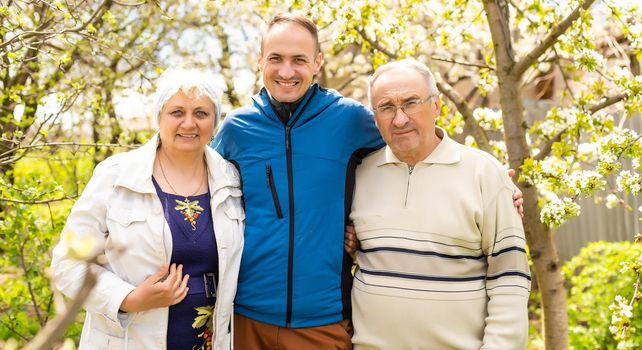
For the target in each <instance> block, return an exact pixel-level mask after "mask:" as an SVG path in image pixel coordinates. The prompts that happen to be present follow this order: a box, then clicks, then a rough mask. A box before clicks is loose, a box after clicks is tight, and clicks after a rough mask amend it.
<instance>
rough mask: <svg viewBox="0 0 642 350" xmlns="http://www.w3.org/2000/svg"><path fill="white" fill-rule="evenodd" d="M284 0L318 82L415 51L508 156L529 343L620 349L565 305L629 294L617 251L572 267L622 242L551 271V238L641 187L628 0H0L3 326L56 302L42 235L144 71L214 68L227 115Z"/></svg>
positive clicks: (476, 127)
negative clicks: (518, 197)
mask: <svg viewBox="0 0 642 350" xmlns="http://www.w3.org/2000/svg"><path fill="white" fill-rule="evenodd" d="M282 11H298V12H301V13H303V14H305V15H307V16H309V17H311V18H312V19H314V20H315V21H316V22H317V24H318V26H319V28H320V37H321V40H322V48H323V51H324V52H325V54H326V56H325V64H324V65H323V68H322V70H321V72H320V73H319V75H318V76H317V81H318V82H319V83H320V84H321V85H323V86H327V87H330V88H335V89H337V90H339V91H340V92H342V93H343V94H344V95H346V96H351V97H353V98H356V99H358V100H361V101H364V102H365V89H364V87H365V81H366V79H367V76H368V75H369V74H371V73H372V72H373V70H374V69H375V68H376V67H377V66H379V65H380V64H382V63H385V62H387V61H389V60H392V59H397V58H402V57H406V56H413V57H416V58H418V59H420V60H422V61H424V62H426V63H427V64H428V65H429V66H430V67H431V69H433V70H434V71H435V72H436V73H438V74H437V78H438V87H439V90H440V92H441V93H442V97H443V98H444V100H445V102H446V103H445V104H444V108H443V111H442V116H441V117H440V120H439V121H438V122H439V124H440V125H442V126H444V127H445V128H446V129H447V130H448V132H449V133H450V134H451V135H453V137H454V138H455V139H457V140H459V141H461V142H463V143H466V144H469V145H473V146H476V147H479V148H481V149H483V150H486V151H488V152H491V153H493V154H495V155H496V156H497V157H498V158H499V159H500V160H501V161H503V162H505V163H506V164H507V165H509V166H510V167H513V168H515V169H517V170H518V172H519V175H520V177H519V178H520V183H519V186H520V188H521V189H522V191H523V192H524V193H525V195H526V203H525V207H526V210H527V211H526V217H525V219H524V223H525V229H526V233H527V239H528V243H529V248H530V252H531V258H532V262H533V265H532V266H533V272H534V276H536V277H537V278H536V279H535V280H534V281H535V283H534V286H535V287H536V290H535V292H534V293H533V298H532V299H533V302H532V308H531V309H532V310H531V311H532V312H531V314H532V317H533V320H532V321H533V322H532V325H533V327H532V330H533V332H532V334H531V336H532V341H531V347H533V348H543V347H546V348H550V349H556V350H557V349H565V348H568V347H569V346H570V347H573V348H582V346H584V345H587V346H588V344H593V343H592V342H596V344H611V345H604V346H607V347H608V346H612V345H613V344H617V343H618V342H620V346H621V347H632V346H631V342H629V339H620V340H614V339H613V338H611V339H610V340H607V339H608V336H609V332H607V331H605V330H604V328H602V323H599V327H598V323H595V327H586V325H587V324H593V323H592V322H597V321H596V320H594V318H601V319H603V320H607V321H609V325H610V323H611V322H610V321H611V320H610V317H609V316H608V312H607V311H604V313H599V315H598V314H594V315H595V317H594V318H591V319H584V318H580V317H579V316H578V314H577V313H576V310H577V308H578V307H579V305H581V302H582V301H581V300H577V298H579V295H584V294H585V297H586V300H590V299H589V298H590V297H593V298H596V299H594V300H596V301H595V302H596V303H597V302H598V301H599V303H600V304H599V305H600V307H601V308H595V309H594V310H598V309H599V310H606V309H604V308H602V307H606V308H608V306H609V305H611V303H612V302H613V301H612V298H615V296H614V295H613V294H622V295H624V296H626V297H627V298H628V299H629V300H630V299H631V297H632V294H633V290H634V286H633V284H632V283H633V282H632V281H634V280H635V277H634V276H635V275H636V273H637V270H635V269H633V268H630V267H631V266H633V265H632V264H629V265H627V266H629V268H628V269H626V270H625V272H622V273H621V274H619V275H617V274H616V275H613V276H614V277H613V278H616V277H619V278H618V279H617V282H618V283H613V284H608V286H607V285H606V284H604V283H602V284H600V283H595V284H593V285H591V286H588V285H584V284H583V283H588V282H586V281H590V280H591V278H590V277H591V275H582V273H583V272H584V271H590V270H591V269H590V267H592V266H594V265H597V264H602V263H604V264H605V265H606V266H608V268H607V271H608V272H609V273H614V272H615V271H617V270H618V269H619V267H618V266H617V263H618V262H619V261H616V260H608V261H607V262H601V260H600V262H599V263H598V262H597V260H594V259H593V258H591V257H592V256H593V255H600V254H603V255H605V256H611V255H609V254H607V252H610V251H611V250H614V249H620V250H622V251H625V252H626V253H623V254H620V255H618V256H622V257H626V258H622V261H624V260H628V261H629V262H631V261H636V259H637V256H639V254H637V253H634V252H637V251H636V250H634V249H633V248H631V247H629V246H615V247H614V248H608V245H607V244H604V246H603V247H602V248H600V249H603V250H600V249H597V248H594V249H592V250H588V252H587V253H585V254H588V255H586V256H584V258H580V259H582V263H580V262H577V261H576V260H574V262H571V263H569V264H571V265H569V266H579V265H583V266H584V265H586V266H585V267H584V268H582V269H579V268H575V267H573V268H571V267H568V269H566V270H565V271H566V272H565V274H564V275H563V274H562V269H561V266H562V262H561V261H560V260H559V258H558V256H557V252H556V246H555V244H554V241H553V239H552V237H553V235H554V233H555V228H556V227H559V226H560V225H563V224H564V222H565V221H566V220H567V219H569V218H571V217H574V216H577V215H580V213H581V208H580V206H579V204H578V202H579V199H580V198H584V197H590V198H595V199H596V200H598V201H601V203H604V204H606V205H608V206H610V207H617V208H619V209H620V210H635V209H636V208H627V205H626V202H625V201H624V198H625V194H627V193H628V194H631V195H636V196H637V195H640V194H642V175H641V174H640V170H641V169H642V165H641V164H640V163H641V162H640V158H641V157H642V142H641V141H640V135H639V130H631V129H627V128H626V127H624V126H625V124H626V121H627V120H629V119H631V118H640V110H641V108H642V77H641V76H640V59H641V58H642V23H641V19H642V9H641V6H640V4H639V1H636V0H619V1H606V0H603V1H596V0H492V1H491V0H480V1H463V0H425V1H417V0H398V1H370V0H358V1H341V0H333V1H315V0H309V1H304V0H287V1H286V0H281V1H261V0H254V1H249V0H248V1H193V0H172V1H169V0H168V1H155V0H154V1H144V0H141V1H136V0H118V1H116V0H103V1H96V2H94V1H83V0H66V1H42V0H33V1H29V0H21V1H12V0H0V37H1V38H2V39H1V42H0V86H1V89H0V131H1V135H0V173H2V177H1V178H0V260H1V261H2V265H0V285H1V289H0V339H8V338H14V339H16V340H17V344H24V343H26V342H27V341H28V340H30V339H32V338H33V336H34V335H35V334H36V333H37V332H38V331H39V330H40V329H41V328H42V326H43V325H44V324H45V323H46V322H47V321H48V320H49V319H50V318H51V317H52V315H53V314H54V312H55V309H56V307H55V306H56V305H62V304H61V303H62V300H61V297H60V296H59V295H54V294H53V293H52V291H51V289H50V287H49V282H48V277H47V266H48V264H49V261H50V255H49V251H50V249H51V246H52V244H54V242H55V241H56V240H57V237H58V235H59V232H60V229H61V227H62V225H63V224H64V220H65V217H66V214H67V213H68V211H69V209H70V207H71V205H72V204H73V199H74V198H76V197H77V196H78V194H79V193H80V192H81V191H82V188H83V187H84V184H85V183H86V182H87V180H88V178H89V176H90V174H91V171H92V169H93V167H94V166H95V164H96V163H97V162H99V161H101V160H102V159H104V158H105V157H107V156H109V155H111V154H112V153H114V152H119V151H123V150H126V149H127V147H130V146H136V145H137V144H140V143H142V142H144V141H145V140H146V139H147V138H148V137H149V136H150V134H151V133H152V132H153V129H154V127H155V126H154V122H153V121H152V122H150V121H149V120H150V118H148V114H149V111H148V108H146V107H145V105H144V102H145V101H147V99H146V97H145V96H147V95H149V93H150V92H151V90H152V89H153V86H154V81H155V79H156V78H157V77H158V76H159V74H160V73H161V72H162V71H163V70H164V69H165V68H167V67H168V66H171V65H175V64H178V63H180V62H186V61H187V62H190V63H191V64H193V65H196V66H199V67H202V68H205V69H207V70H208V71H209V73H211V74H212V76H213V79H217V82H218V83H219V85H220V88H221V90H222V91H223V94H224V97H225V107H224V112H226V111H229V110H230V109H232V108H235V107H238V106H240V105H243V104H245V103H248V102H249V97H250V95H251V94H252V93H254V92H255V91H257V89H258V88H260V86H261V85H262V84H261V81H260V79H259V78H258V76H259V75H258V74H257V73H258V72H257V65H256V57H257V54H258V47H259V44H258V43H259V38H260V28H261V27H262V26H263V25H264V24H265V21H266V20H267V19H269V18H270V17H271V16H273V15H274V14H276V13H279V12H282ZM141 101H142V103H141ZM151 119H152V120H153V118H151ZM634 233H635V232H631V236H633V234H634ZM578 234H581V233H578ZM636 254H637V256H636ZM573 264H575V265H573ZM569 271H570V272H569ZM576 272H577V273H579V275H578V276H575V273H576ZM627 274H628V275H627ZM629 275H630V276H633V277H631V278H632V279H629V277H627V276H629ZM580 276H583V277H580ZM564 278H566V280H565V279H564ZM567 286H569V287H570V289H569V291H568V293H567V290H566V287H567ZM614 286H617V288H615V287H614ZM611 287H613V288H611ZM607 289H608V293H607ZM578 290H582V293H579V294H578V292H577V291H578ZM609 298H611V300H609ZM633 299H634V300H635V298H633ZM567 305H569V307H568V310H567ZM636 307H637V306H636ZM633 311H634V312H633V315H634V316H633V317H638V319H636V320H639V315H640V314H639V312H637V311H638V309H637V308H634V309H633ZM567 315H568V318H567ZM591 315H593V314H591ZM636 322H637V321H636ZM634 324H636V325H637V323H634ZM607 328H608V327H607ZM78 330H79V325H78V324H75V325H74V326H72V327H71V328H70V329H69V330H68V331H67V334H66V336H67V337H71V338H72V339H75V338H76V337H77V336H78ZM544 330H546V332H543V331H544ZM542 333H545V336H542ZM569 333H570V334H571V335H570V336H569ZM616 333H617V332H616ZM595 334H601V335H600V336H599V337H601V338H600V340H589V339H593V338H594V337H598V336H596V335H595ZM599 337H598V338H599ZM633 339H636V338H635V337H633ZM632 341H633V342H635V341H636V340H632ZM614 342H615V343H614ZM599 346H603V345H599Z"/></svg>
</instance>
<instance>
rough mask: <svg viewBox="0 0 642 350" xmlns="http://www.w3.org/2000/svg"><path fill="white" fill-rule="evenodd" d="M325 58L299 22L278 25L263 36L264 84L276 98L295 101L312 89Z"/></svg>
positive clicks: (260, 59) (260, 60) (262, 69)
mask: <svg viewBox="0 0 642 350" xmlns="http://www.w3.org/2000/svg"><path fill="white" fill-rule="evenodd" d="M322 57H323V56H322V55H321V53H320V52H317V49H316V43H315V41H314V37H313V36H312V34H310V32H308V31H307V29H305V28H304V27H302V26H301V25H298V24H296V23H279V24H276V25H275V26H273V27H272V28H271V29H270V31H269V32H268V33H267V34H266V36H265V37H264V38H263V47H262V49H261V56H260V57H259V65H260V67H261V71H262V72H263V84H265V88H266V89H267V90H268V91H269V92H270V95H272V97H273V98H274V99H275V100H277V101H279V102H286V103H287V102H295V101H297V100H298V99H300V98H301V97H303V95H305V93H306V91H308V88H309V87H310V84H312V78H313V77H314V75H315V74H317V73H318V72H319V68H321V62H322Z"/></svg>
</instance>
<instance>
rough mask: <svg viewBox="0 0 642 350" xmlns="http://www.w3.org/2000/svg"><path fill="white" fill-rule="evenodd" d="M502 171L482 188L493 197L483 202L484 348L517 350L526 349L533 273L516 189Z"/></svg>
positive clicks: (496, 173)
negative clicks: (514, 196) (486, 299)
mask: <svg viewBox="0 0 642 350" xmlns="http://www.w3.org/2000/svg"><path fill="white" fill-rule="evenodd" d="M503 172H504V170H503V168H502V169H501V170H499V172H497V171H491V172H489V173H488V174H495V176H494V179H492V180H490V182H491V183H492V185H490V186H486V187H485V188H482V192H485V193H488V194H492V195H491V196H492V198H488V200H486V199H485V200H484V213H483V224H482V225H481V230H482V245H483V248H484V253H485V254H486V258H487V262H488V270H487V272H486V292H487V295H488V298H489V299H488V306H487V311H488V315H487V317H486V328H485V330H484V338H483V346H482V349H515V350H518V349H526V344H527V340H528V306H527V304H528V295H529V290H530V270H529V267H528V258H527V256H526V241H525V238H524V229H523V225H522V221H521V219H520V217H519V214H518V213H517V210H516V209H515V207H514V206H513V199H512V193H513V186H512V184H511V183H510V180H508V176H506V175H505V174H504V173H503ZM490 176H492V175H490ZM489 187H491V188H489ZM492 187H494V189H493V188H492ZM498 187H499V188H498Z"/></svg>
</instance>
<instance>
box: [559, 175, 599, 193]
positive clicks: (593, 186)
mask: <svg viewBox="0 0 642 350" xmlns="http://www.w3.org/2000/svg"><path fill="white" fill-rule="evenodd" d="M563 182H564V184H565V185H566V186H567V187H568V192H569V193H570V194H572V195H578V194H581V195H585V196H589V195H593V194H595V191H596V190H603V189H604V186H605V185H606V181H605V180H604V177H603V176H602V174H600V173H598V172H597V171H593V170H587V171H582V170H578V171H573V172H572V173H570V174H569V175H568V176H565V177H564V179H563Z"/></svg>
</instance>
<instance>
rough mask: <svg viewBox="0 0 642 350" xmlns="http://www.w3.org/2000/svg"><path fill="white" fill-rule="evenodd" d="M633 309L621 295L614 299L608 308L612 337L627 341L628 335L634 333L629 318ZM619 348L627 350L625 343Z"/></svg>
mask: <svg viewBox="0 0 642 350" xmlns="http://www.w3.org/2000/svg"><path fill="white" fill-rule="evenodd" d="M632 309H633V307H632V306H631V305H629V302H628V301H627V299H626V298H625V297H623V296H621V295H618V296H616V297H615V300H614V301H613V303H612V304H611V305H610V306H609V310H611V311H612V312H613V314H612V315H611V326H610V327H609V331H611V334H613V337H614V338H615V339H616V340H618V341H622V340H625V339H628V338H629V337H630V334H631V333H633V332H635V329H634V328H633V327H631V317H633V312H632ZM619 348H624V349H626V348H628V346H626V343H622V345H620V344H618V349H619Z"/></svg>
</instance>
